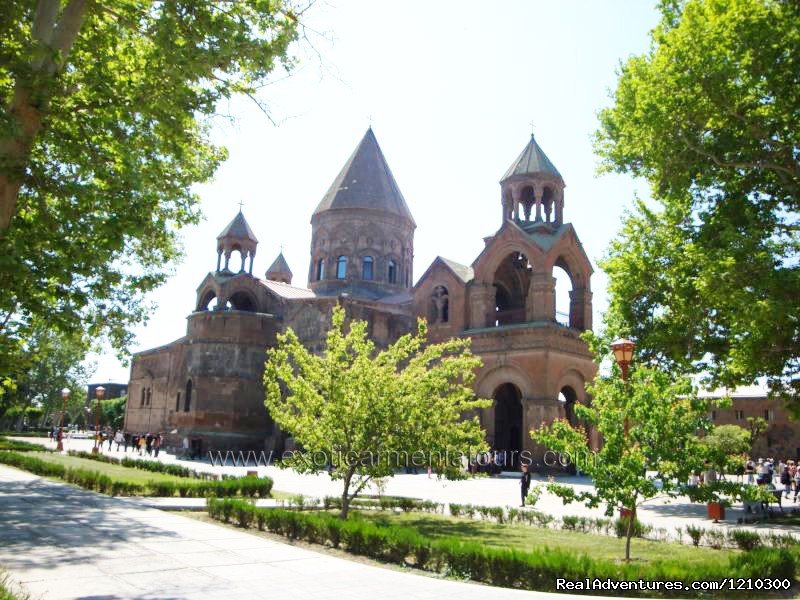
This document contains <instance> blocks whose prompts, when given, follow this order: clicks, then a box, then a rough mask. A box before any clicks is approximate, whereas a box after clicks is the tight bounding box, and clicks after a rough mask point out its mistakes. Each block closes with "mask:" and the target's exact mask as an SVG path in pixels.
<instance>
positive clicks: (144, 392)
mask: <svg viewBox="0 0 800 600" xmlns="http://www.w3.org/2000/svg"><path fill="white" fill-rule="evenodd" d="M146 394H147V390H146V389H145V388H142V401H141V403H140V404H139V406H144V400H145V395H146Z"/></svg>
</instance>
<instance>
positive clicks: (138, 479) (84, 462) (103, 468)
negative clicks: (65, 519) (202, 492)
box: [0, 452, 297, 600]
mask: <svg viewBox="0 0 800 600" xmlns="http://www.w3.org/2000/svg"><path fill="white" fill-rule="evenodd" d="M28 454H29V455H30V456H35V457H36V458H40V459H41V460H45V461H47V462H51V463H59V464H62V465H64V466H65V467H70V468H73V469H86V470H88V471H99V472H100V473H102V474H104V475H108V476H109V477H112V478H114V479H119V480H123V481H128V482H131V483H147V482H148V481H175V482H178V483H180V482H185V481H187V480H191V478H187V477H176V476H175V475H168V474H166V473H156V472H153V471H145V470H144V469H134V468H131V467H123V466H122V465H112V464H110V463H104V462H100V461H97V460H89V459H87V458H79V457H77V456H69V455H68V454H58V453H55V452H53V453H50V452H29V453H28ZM296 496H297V494H291V493H289V492H282V491H280V490H272V492H271V493H270V497H271V498H277V499H278V500H288V499H289V498H294V497H296ZM0 600H2V597H0Z"/></svg>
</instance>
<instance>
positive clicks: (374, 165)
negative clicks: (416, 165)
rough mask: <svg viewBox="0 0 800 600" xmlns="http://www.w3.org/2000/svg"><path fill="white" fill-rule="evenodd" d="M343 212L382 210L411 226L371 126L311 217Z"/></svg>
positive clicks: (408, 215) (409, 217)
mask: <svg viewBox="0 0 800 600" xmlns="http://www.w3.org/2000/svg"><path fill="white" fill-rule="evenodd" d="M343 208H365V209H376V210H383V211H386V212H389V213H392V214H395V215H398V216H401V217H405V218H406V219H408V220H409V221H411V223H412V224H414V225H415V223H414V217H412V216H411V211H410V210H409V209H408V205H407V204H406V201H405V199H404V198H403V194H402V193H401V192H400V188H399V187H398V186H397V182H396V181H395V179H394V176H393V175H392V171H391V170H390V169H389V165H388V164H387V162H386V158H384V156H383V152H381V148H380V146H379V145H378V140H377V139H376V138H375V134H374V133H373V131H372V125H370V127H369V128H368V129H367V132H366V133H365V134H364V137H363V138H362V139H361V142H359V144H358V147H357V148H356V149H355V152H353V154H352V155H351V156H350V158H349V159H348V161H347V162H346V163H345V165H344V167H343V168H342V170H341V171H340V172H339V175H338V176H337V177H336V179H334V181H333V184H332V185H331V187H330V189H328V192H327V193H326V194H325V196H324V197H323V198H322V200H321V201H320V203H319V205H318V206H317V208H316V210H315V211H314V215H317V214H319V213H321V212H323V211H327V210H338V209H343Z"/></svg>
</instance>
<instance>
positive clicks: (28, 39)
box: [0, 0, 301, 376]
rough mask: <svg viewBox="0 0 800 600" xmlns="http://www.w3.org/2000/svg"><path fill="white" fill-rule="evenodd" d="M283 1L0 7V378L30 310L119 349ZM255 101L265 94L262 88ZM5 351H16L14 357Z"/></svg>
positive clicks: (274, 31)
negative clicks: (229, 102)
mask: <svg viewBox="0 0 800 600" xmlns="http://www.w3.org/2000/svg"><path fill="white" fill-rule="evenodd" d="M300 13H301V11H300V10H299V9H297V8H295V7H293V6H292V4H290V0H239V1H237V2H226V1H210V2H208V1H205V0H203V1H200V0H163V1H156V0H109V1H104V2H99V1H97V0H8V1H6V2H4V3H3V8H2V10H0V289H2V290H3V294H2V295H0V353H4V354H5V360H3V356H0V368H2V369H3V370H2V371H0V375H6V376H7V373H8V372H9V370H12V369H13V363H14V362H15V360H14V358H13V355H14V352H15V351H18V350H19V347H20V344H21V341H22V340H24V339H26V337H27V336H28V335H29V333H30V330H31V328H32V327H34V326H35V324H34V323H33V322H35V321H37V320H42V319H44V318H45V317H46V320H47V323H48V324H50V325H51V326H52V327H54V328H56V329H59V330H61V331H65V332H77V331H82V332H84V333H85V334H86V335H91V336H96V335H101V334H105V335H107V336H108V337H109V338H110V339H111V341H112V343H114V345H115V346H116V347H117V348H122V347H124V346H125V344H126V343H127V341H128V339H129V332H128V328H129V325H130V324H132V323H135V322H137V321H139V320H141V319H142V318H143V315H144V312H145V310H144V309H145V307H144V305H143V303H142V301H143V298H144V296H145V294H146V293H147V292H148V291H150V290H152V289H153V288H154V287H156V286H157V285H159V284H160V283H161V282H162V281H163V280H164V278H165V277H166V275H167V274H168V273H169V266H170V264H171V262H172V261H173V260H174V259H175V258H176V257H177V256H178V254H179V249H178V245H177V231H178V229H179V228H180V227H181V226H183V225H186V224H188V223H194V222H196V221H197V220H198V218H199V212H198V209H197V197H196V195H195V193H194V192H193V191H192V185H193V184H195V183H198V182H203V181H207V180H208V179H209V178H210V177H211V176H212V175H213V173H214V171H215V169H216V168H217V166H218V165H219V164H220V162H221V161H222V160H223V159H224V157H225V150H224V148H221V147H218V146H215V145H213V144H212V143H211V141H210V139H209V135H208V134H209V124H210V118H211V117H213V116H214V113H215V110H216V106H217V104H218V101H220V100H221V99H225V98H229V97H231V96H233V95H235V94H246V95H249V96H251V97H252V98H254V99H255V98H256V95H255V94H256V91H257V89H258V88H259V87H260V86H261V85H263V84H264V83H265V80H266V78H267V77H268V75H269V74H270V72H271V71H273V69H274V68H275V67H276V65H278V64H283V65H284V66H286V67H290V66H291V61H290V60H289V59H288V58H287V52H288V48H289V45H290V43H291V42H292V41H293V40H294V39H295V37H296V34H297V27H298V15H299V14H300ZM259 102H260V101H259ZM9 357H11V358H9Z"/></svg>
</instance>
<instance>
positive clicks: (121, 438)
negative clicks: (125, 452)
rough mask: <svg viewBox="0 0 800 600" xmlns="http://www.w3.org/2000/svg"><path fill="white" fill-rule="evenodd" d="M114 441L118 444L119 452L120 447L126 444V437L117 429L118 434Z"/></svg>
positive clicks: (126, 445)
mask: <svg viewBox="0 0 800 600" xmlns="http://www.w3.org/2000/svg"><path fill="white" fill-rule="evenodd" d="M114 441H115V442H116V443H117V452H119V447H120V446H122V444H125V435H124V434H123V433H122V430H121V429H117V433H116V435H115V436H114ZM125 447H126V448H127V447H128V444H125Z"/></svg>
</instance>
